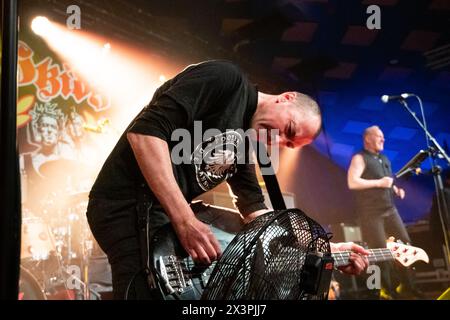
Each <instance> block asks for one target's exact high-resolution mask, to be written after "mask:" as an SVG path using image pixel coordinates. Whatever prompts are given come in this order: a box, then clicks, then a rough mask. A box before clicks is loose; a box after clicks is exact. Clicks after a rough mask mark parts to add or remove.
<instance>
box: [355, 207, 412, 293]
mask: <svg viewBox="0 0 450 320" xmlns="http://www.w3.org/2000/svg"><path fill="white" fill-rule="evenodd" d="M360 226H361V231H362V236H363V240H364V241H365V242H367V244H368V246H369V248H386V239H387V238H389V237H390V236H393V237H395V239H396V240H401V241H403V242H404V243H411V239H410V237H409V235H408V232H407V231H406V228H405V225H404V224H403V221H402V219H401V217H400V215H399V213H398V211H397V209H396V208H395V207H393V208H388V209H385V210H372V211H366V212H364V214H363V215H362V216H361V219H360ZM379 266H380V268H381V283H382V286H383V287H384V288H386V289H387V290H388V291H393V290H394V289H395V287H396V281H400V282H401V283H402V284H403V285H405V286H407V287H408V288H409V287H411V286H412V285H413V284H412V274H411V272H410V271H409V270H408V269H405V268H404V267H403V266H397V265H394V264H393V263H392V262H384V263H380V264H379ZM394 278H398V279H394Z"/></svg>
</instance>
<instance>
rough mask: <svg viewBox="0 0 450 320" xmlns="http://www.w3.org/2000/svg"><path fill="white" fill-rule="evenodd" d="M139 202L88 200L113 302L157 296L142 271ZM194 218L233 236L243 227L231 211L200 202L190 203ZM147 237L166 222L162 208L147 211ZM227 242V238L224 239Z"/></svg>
mask: <svg viewBox="0 0 450 320" xmlns="http://www.w3.org/2000/svg"><path fill="white" fill-rule="evenodd" d="M140 206H142V203H141V202H140V201H138V200H136V199H129V200H111V199H99V198H91V199H90V200H89V204H88V208H87V218H88V222H89V226H90V228H91V231H92V233H93V235H94V237H95V239H96V240H97V242H98V244H99V246H100V247H101V248H102V250H103V251H104V252H105V253H106V255H107V256H108V260H109V263H110V264H111V271H112V281H113V293H114V299H119V300H122V299H133V300H135V299H137V300H149V299H155V298H157V297H158V295H157V294H155V292H154V291H152V290H150V288H149V285H148V282H147V278H146V275H145V274H144V272H142V271H143V266H144V264H143V262H142V258H141V257H142V254H141V249H142V248H141V242H142V241H140V238H139V237H140V234H139V223H140V222H139V221H138V211H139V210H142V208H141V207H140ZM191 208H192V210H193V211H194V212H195V213H196V216H197V217H198V218H199V219H200V220H202V221H204V222H206V223H209V224H212V225H213V226H215V227H217V228H219V229H221V230H224V231H227V232H229V233H237V232H238V231H239V230H240V228H241V227H242V225H243V222H242V217H241V216H240V215H239V214H238V213H237V212H236V211H235V210H229V209H224V208H220V207H215V206H209V205H205V204H203V203H201V202H197V203H194V204H191ZM149 222H150V224H149V227H150V228H149V231H150V232H149V235H150V238H151V237H152V236H153V235H154V233H155V232H156V230H158V228H159V227H161V226H162V225H164V224H167V223H169V222H170V221H169V219H168V217H167V215H166V214H165V213H164V210H163V209H162V207H161V206H160V205H158V204H153V203H152V206H151V210H150V221H149ZM218 240H219V242H221V239H218ZM227 241H228V239H227Z"/></svg>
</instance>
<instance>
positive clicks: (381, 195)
mask: <svg viewBox="0 0 450 320" xmlns="http://www.w3.org/2000/svg"><path fill="white" fill-rule="evenodd" d="M384 141H385V140H384V135H383V131H381V129H380V128H379V127H378V126H371V127H369V128H367V129H365V131H364V134H363V143H364V149H363V150H362V151H360V152H358V153H356V154H355V155H354V156H353V158H352V161H351V163H350V167H349V169H348V176H347V177H348V186H349V188H350V189H351V190H353V193H354V196H355V197H354V198H355V205H356V210H357V212H358V214H359V215H360V225H361V230H362V234H363V238H364V241H366V242H367V244H368V245H369V247H372V248H383V247H385V246H386V239H387V238H388V237H389V236H394V237H395V238H397V239H400V240H402V241H403V242H405V243H410V242H411V240H410V237H409V235H408V233H407V231H406V228H405V225H404V224H403V221H402V219H401V217H400V215H399V213H398V211H397V208H396V207H395V203H394V196H397V197H399V198H400V199H403V198H404V197H405V190H403V189H402V188H400V187H397V186H396V185H394V184H393V178H392V169H391V163H390V161H389V159H388V158H387V157H386V156H385V155H384V154H382V153H381V152H382V151H383V149H384ZM380 267H381V268H382V269H381V271H382V287H383V290H382V292H381V298H385V299H395V298H401V297H400V296H399V294H398V292H397V291H396V287H397V283H396V279H393V278H394V277H393V276H394V275H395V274H396V275H397V276H398V278H400V279H399V280H400V282H401V286H400V289H401V290H399V291H402V293H403V294H405V295H403V297H407V296H408V295H410V296H411V295H413V296H414V295H415V296H420V295H421V294H420V292H419V291H418V290H417V289H415V288H414V286H413V282H412V276H411V271H409V270H408V269H404V268H396V272H395V274H394V273H393V272H392V271H394V270H393V266H392V263H391V262H385V263H383V264H382V265H380Z"/></svg>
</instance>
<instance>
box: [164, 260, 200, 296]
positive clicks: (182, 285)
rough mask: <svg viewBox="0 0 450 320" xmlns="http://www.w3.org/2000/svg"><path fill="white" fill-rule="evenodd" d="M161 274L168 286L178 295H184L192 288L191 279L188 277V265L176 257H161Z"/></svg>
mask: <svg viewBox="0 0 450 320" xmlns="http://www.w3.org/2000/svg"><path fill="white" fill-rule="evenodd" d="M159 272H160V274H161V276H162V277H163V279H164V280H165V282H166V286H167V285H168V286H169V288H171V289H172V290H174V291H177V292H178V293H183V292H184V291H185V290H186V288H187V287H189V286H192V281H191V279H189V278H188V277H187V275H188V274H189V272H188V268H187V266H186V263H185V262H184V261H183V260H181V259H179V258H178V257H176V256H173V255H170V256H161V257H159ZM169 290H170V289H169Z"/></svg>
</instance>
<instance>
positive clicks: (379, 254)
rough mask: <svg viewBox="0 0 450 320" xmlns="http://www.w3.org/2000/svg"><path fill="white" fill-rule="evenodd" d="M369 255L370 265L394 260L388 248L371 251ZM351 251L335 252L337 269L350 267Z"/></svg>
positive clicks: (334, 257) (333, 254)
mask: <svg viewBox="0 0 450 320" xmlns="http://www.w3.org/2000/svg"><path fill="white" fill-rule="evenodd" d="M367 251H369V255H368V256H367V259H368V260H369V263H377V262H382V261H390V260H394V256H393V255H392V252H391V250H389V249H388V248H380V249H369V250H367ZM350 253H351V251H340V252H334V253H332V254H331V255H332V256H333V259H334V265H335V266H336V267H342V266H346V265H348V259H349V258H350Z"/></svg>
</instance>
